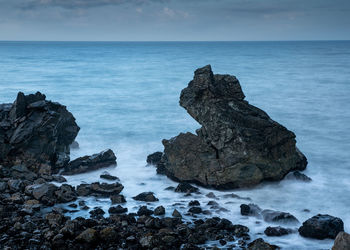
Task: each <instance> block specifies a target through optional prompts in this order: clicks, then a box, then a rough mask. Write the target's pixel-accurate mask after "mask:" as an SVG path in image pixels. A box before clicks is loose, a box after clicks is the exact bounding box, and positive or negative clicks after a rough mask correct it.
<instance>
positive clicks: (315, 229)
mask: <svg viewBox="0 0 350 250" xmlns="http://www.w3.org/2000/svg"><path fill="white" fill-rule="evenodd" d="M342 231H344V223H343V221H342V220H341V219H340V218H337V217H333V216H331V215H328V214H318V215H315V216H314V217H312V218H310V219H308V220H306V221H304V222H303V225H302V226H301V227H300V228H299V233H300V235H301V236H304V237H308V238H315V239H320V240H322V239H326V238H331V239H335V237H336V236H337V235H338V233H339V232H342Z"/></svg>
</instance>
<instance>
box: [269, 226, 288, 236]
mask: <svg viewBox="0 0 350 250" xmlns="http://www.w3.org/2000/svg"><path fill="white" fill-rule="evenodd" d="M292 232H293V230H291V229H289V228H284V227H267V228H266V229H265V231H264V233H265V234H266V235H267V236H283V235H287V234H290V233H292Z"/></svg>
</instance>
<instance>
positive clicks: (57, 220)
mask: <svg viewBox="0 0 350 250" xmlns="http://www.w3.org/2000/svg"><path fill="white" fill-rule="evenodd" d="M45 219H46V220H47V222H48V224H49V225H50V227H52V228H56V227H59V226H60V225H61V224H62V223H63V221H64V217H63V216H62V215H61V214H58V213H48V214H46V216H45Z"/></svg>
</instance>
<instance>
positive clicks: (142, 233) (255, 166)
mask: <svg viewBox="0 0 350 250" xmlns="http://www.w3.org/2000/svg"><path fill="white" fill-rule="evenodd" d="M180 104H181V105H182V106H183V107H185V108H186V109H187V111H188V112H189V113H190V115H191V116H192V117H194V118H195V119H196V120H197V121H199V122H200V124H201V125H202V128H201V129H199V130H198V131H197V135H193V134H191V133H186V134H180V135H179V136H177V137H175V138H173V139H171V140H164V141H163V144H164V147H165V150H164V152H157V153H154V154H152V155H150V156H149V157H148V158H147V163H148V164H151V165H156V166H157V171H158V173H162V174H166V175H167V176H169V177H170V178H173V179H175V180H177V181H180V183H179V184H178V186H177V187H174V188H172V187H169V188H168V191H169V192H174V193H175V192H176V193H179V194H181V195H183V196H184V197H191V195H192V194H196V193H199V190H198V188H196V187H195V186H193V185H191V184H190V182H194V183H196V184H200V185H202V186H206V187H214V188H217V189H228V188H237V187H245V186H252V185H256V184H258V183H260V182H261V181H265V180H269V181H271V180H280V179H282V178H283V177H284V176H286V175H287V174H288V173H289V172H291V171H295V170H303V169H305V167H306V164H307V161H306V158H305V156H304V155H303V154H302V153H301V152H300V151H299V150H298V149H297V148H296V146H295V143H296V142H295V135H294V133H293V132H291V131H289V130H287V129H286V128H285V127H283V126H282V125H280V124H278V123H277V122H274V121H273V120H271V119H270V118H269V117H268V115H267V114H266V113H265V112H263V111H262V110H260V109H258V108H256V107H254V106H251V105H249V104H248V103H247V102H246V101H244V94H243V92H242V90H241V88H240V85H239V82H238V80H237V79H236V78H235V77H232V76H228V75H214V74H213V73H212V72H211V68H210V66H206V67H204V68H201V69H198V70H197V71H196V72H195V77H194V80H193V81H191V83H190V84H189V87H188V88H186V89H185V90H183V92H182V93H181V98H180ZM79 130H80V128H79V126H78V125H77V124H76V122H75V118H74V116H73V115H72V114H71V113H70V112H69V111H68V110H67V108H66V107H65V106H63V105H61V104H59V103H56V102H51V101H48V100H46V97H45V95H43V94H41V93H39V92H38V93H36V94H31V95H24V94H23V93H21V92H20V93H18V95H17V98H16V100H15V102H14V103H12V104H1V105H0V218H1V222H2V223H1V225H0V248H1V249H180V248H181V249H205V248H206V247H207V244H208V242H211V245H212V246H213V245H215V247H213V249H215V248H225V249H279V247H278V246H275V245H273V244H269V243H267V242H265V241H264V240H263V239H262V238H260V237H254V238H253V237H252V235H251V234H250V229H249V228H248V227H247V226H245V225H241V224H237V223H234V222H232V221H230V220H228V219H225V218H219V217H215V216H211V211H210V210H220V209H223V208H220V206H219V205H218V204H217V203H216V200H217V199H218V198H217V197H215V195H214V194H213V193H208V194H206V197H208V198H210V199H211V200H210V201H209V202H208V204H207V205H206V206H205V207H204V204H201V202H200V201H198V200H195V199H194V200H191V201H190V202H189V203H188V204H187V205H186V206H187V207H186V210H187V212H186V213H181V212H179V210H178V209H177V207H176V206H174V209H172V210H171V211H166V209H165V208H164V206H162V204H160V203H159V199H158V198H157V197H156V194H154V193H152V192H148V191H147V190H140V193H139V194H138V195H136V196H134V197H127V198H132V199H133V200H135V201H137V202H138V204H139V207H138V209H137V212H136V213H130V212H129V211H128V208H127V207H126V206H125V203H126V202H127V200H126V198H125V196H124V194H123V190H124V186H123V184H122V183H123V180H119V178H118V177H116V176H112V175H110V174H108V173H103V174H102V175H101V176H100V178H101V179H103V180H106V182H98V181H97V180H96V182H93V183H82V184H80V185H77V186H71V185H69V184H67V183H65V182H66V179H65V177H64V176H62V174H63V175H75V174H80V173H87V172H90V171H94V170H97V169H101V168H105V167H110V166H116V165H117V156H116V155H115V153H114V152H113V151H112V150H110V149H107V150H105V151H102V152H100V153H97V154H94V155H91V156H84V157H80V158H77V159H74V160H71V159H70V147H77V146H78V144H77V143H76V142H75V141H74V140H75V138H76V136H77V134H78V132H79ZM291 175H292V176H291V178H298V179H300V180H302V181H311V179H310V178H308V177H307V176H305V175H303V174H302V173H300V172H293V173H291ZM67 178H68V177H67ZM231 196H232V197H234V198H239V199H240V200H242V204H241V206H240V209H241V215H242V216H244V217H255V218H257V220H263V221H266V222H268V223H271V226H269V227H267V228H266V230H265V235H267V236H269V237H279V236H283V235H287V234H297V233H299V234H300V235H301V236H303V237H309V238H314V239H325V238H331V239H335V238H336V241H335V244H334V247H333V249H334V250H338V249H347V248H346V247H348V246H349V235H348V234H346V233H344V232H343V231H344V224H343V221H342V220H341V219H340V218H336V217H333V216H330V215H320V214H319V215H315V216H313V217H312V218H310V219H308V220H307V221H305V222H303V223H302V225H301V226H300V227H299V228H298V226H299V225H300V221H299V220H298V218H296V217H295V216H294V215H292V214H290V213H288V212H287V211H285V212H282V211H275V210H269V209H262V208H260V207H259V206H258V205H256V204H253V203H250V199H249V198H245V197H239V196H237V195H235V194H231ZM88 197H97V198H108V199H110V207H109V209H108V214H106V212H105V211H104V210H102V209H101V208H98V207H88V206H87V204H86V202H85V199H87V198H88ZM62 204H65V205H66V206H65V207H69V209H65V208H63V206H61V205H62ZM151 204H157V205H156V207H155V208H151V207H152V205H151ZM81 210H85V211H89V215H90V216H89V218H87V217H85V218H83V217H76V218H74V219H72V218H71V217H69V216H67V212H69V213H75V212H78V211H81ZM169 214H171V216H169Z"/></svg>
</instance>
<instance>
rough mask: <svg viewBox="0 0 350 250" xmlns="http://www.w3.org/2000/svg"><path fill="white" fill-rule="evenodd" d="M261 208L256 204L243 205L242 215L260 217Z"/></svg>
mask: <svg viewBox="0 0 350 250" xmlns="http://www.w3.org/2000/svg"><path fill="white" fill-rule="evenodd" d="M261 211H262V210H261V208H260V207H259V206H258V205H256V204H249V205H247V204H242V205H241V214H242V215H246V216H259V215H260V213H261Z"/></svg>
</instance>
